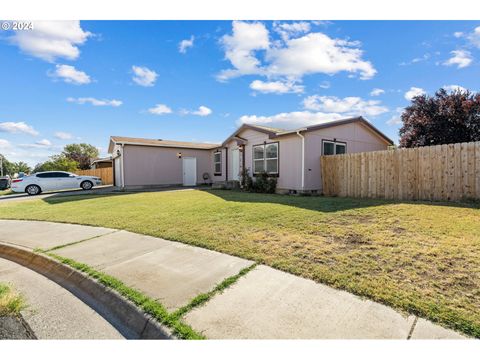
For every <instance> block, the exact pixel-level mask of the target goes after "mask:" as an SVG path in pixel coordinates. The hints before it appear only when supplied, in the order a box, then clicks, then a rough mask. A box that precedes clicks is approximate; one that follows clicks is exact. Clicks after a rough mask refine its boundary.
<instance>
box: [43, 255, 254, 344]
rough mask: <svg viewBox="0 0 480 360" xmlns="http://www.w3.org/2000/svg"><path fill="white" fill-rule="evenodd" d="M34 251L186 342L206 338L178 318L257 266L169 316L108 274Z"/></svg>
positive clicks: (146, 298)
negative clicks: (100, 286)
mask: <svg viewBox="0 0 480 360" xmlns="http://www.w3.org/2000/svg"><path fill="white" fill-rule="evenodd" d="M35 251H37V252H41V253H44V254H45V255H48V256H50V257H52V258H53V259H55V260H57V261H59V262H61V263H62V264H65V265H68V266H70V267H72V268H74V269H76V270H78V271H81V272H83V273H84V274H86V275H88V276H90V277H92V278H94V279H95V280H97V281H98V282H100V283H101V284H103V285H105V286H107V287H109V288H111V289H113V290H115V291H117V292H118V293H119V294H120V295H122V296H123V297H125V298H126V299H128V300H130V301H131V302H133V303H134V304H135V305H136V306H138V307H139V308H140V309H142V310H143V311H144V312H145V313H147V314H149V315H151V316H153V317H154V318H155V319H156V320H157V321H158V322H160V323H161V324H163V325H165V326H167V327H169V328H170V329H171V330H172V331H173V334H174V335H175V336H178V337H179V338H180V339H185V340H203V339H205V337H204V336H203V335H202V334H200V333H198V332H197V331H195V330H194V329H193V328H192V327H191V326H189V325H188V324H186V323H184V322H183V321H182V319H181V317H182V316H183V315H185V314H186V313H187V312H189V311H190V310H192V309H194V308H196V307H198V306H201V305H203V304H204V303H206V302H207V301H208V300H210V299H211V298H212V297H213V296H214V295H216V294H218V293H220V292H222V291H223V290H225V289H227V288H228V287H230V286H231V285H233V284H234V283H236V282H237V281H238V279H240V278H241V277H242V276H244V275H246V274H247V273H248V272H249V271H251V270H253V269H254V268H255V266H256V264H253V265H251V266H249V267H247V268H244V269H242V270H240V272H239V273H238V274H236V275H233V276H231V277H228V278H226V279H224V280H223V281H222V282H220V283H219V284H217V285H216V286H215V288H214V289H213V290H211V291H209V292H207V293H202V294H199V295H197V296H196V297H195V298H194V299H192V300H191V301H190V302H189V303H188V304H187V305H185V306H183V307H181V308H180V309H178V310H176V311H174V312H172V313H169V312H168V311H167V310H166V308H165V306H164V305H162V304H161V303H160V302H158V301H157V300H154V299H152V298H151V297H149V296H147V295H145V294H143V293H142V292H140V291H138V290H135V289H133V288H131V287H129V286H127V285H125V284H124V283H123V282H122V281H120V280H119V279H117V278H115V277H113V276H111V275H107V274H105V273H103V272H101V271H98V270H95V269H94V268H93V267H91V266H89V265H87V264H83V263H80V262H77V261H75V260H73V259H69V258H66V257H63V256H60V255H57V254H55V253H52V252H49V251H42V250H40V249H36V250H35Z"/></svg>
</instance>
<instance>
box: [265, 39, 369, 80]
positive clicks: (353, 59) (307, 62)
mask: <svg viewBox="0 0 480 360" xmlns="http://www.w3.org/2000/svg"><path fill="white" fill-rule="evenodd" d="M362 55H363V52H362V51H361V50H360V49H359V48H358V43H356V42H349V41H346V40H341V39H332V38H330V37H328V36H327V35H325V34H322V33H310V34H307V35H305V36H303V37H300V38H296V39H290V40H288V41H287V42H286V46H284V47H272V48H271V49H269V51H268V52H267V56H266V59H267V61H269V63H270V65H269V67H268V73H269V74H271V75H277V76H287V77H293V78H301V77H302V76H304V75H307V74H314V73H324V74H329V75H334V74H336V73H338V72H341V71H346V72H349V73H359V74H360V78H361V79H370V78H372V77H373V76H374V75H375V73H376V72H377V71H376V70H375V69H374V67H373V65H372V64H371V63H370V62H369V61H364V60H362Z"/></svg>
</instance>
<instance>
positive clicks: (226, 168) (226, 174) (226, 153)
mask: <svg viewBox="0 0 480 360" xmlns="http://www.w3.org/2000/svg"><path fill="white" fill-rule="evenodd" d="M225 182H228V147H225Z"/></svg>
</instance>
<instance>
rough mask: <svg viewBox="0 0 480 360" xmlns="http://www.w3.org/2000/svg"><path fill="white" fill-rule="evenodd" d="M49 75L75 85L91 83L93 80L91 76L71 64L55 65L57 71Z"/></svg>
mask: <svg viewBox="0 0 480 360" xmlns="http://www.w3.org/2000/svg"><path fill="white" fill-rule="evenodd" d="M49 75H50V76H52V77H55V78H60V79H62V80H63V81H65V82H66V83H70V84H75V85H83V84H89V83H90V82H91V79H90V76H88V75H87V74H86V73H85V72H83V71H79V70H77V69H75V67H74V66H71V65H55V71H54V72H53V73H51V74H49Z"/></svg>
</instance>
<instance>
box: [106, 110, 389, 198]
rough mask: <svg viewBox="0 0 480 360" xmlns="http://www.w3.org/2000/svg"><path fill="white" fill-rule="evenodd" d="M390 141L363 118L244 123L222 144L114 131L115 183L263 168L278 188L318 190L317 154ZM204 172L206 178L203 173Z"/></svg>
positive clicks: (137, 184)
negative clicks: (290, 126)
mask: <svg viewBox="0 0 480 360" xmlns="http://www.w3.org/2000/svg"><path fill="white" fill-rule="evenodd" d="M390 145H393V142H392V140H390V139H389V138H388V137H386V136H385V135H384V134H383V133H382V132H380V131H379V130H378V129H377V128H375V127H374V126H373V125H372V124H371V123H370V122H368V121H367V120H365V119H363V118H362V117H356V118H349V119H343V120H336V121H329V122H323V123H321V124H318V125H312V126H308V127H304V128H300V129H296V130H291V131H287V130H282V129H276V128H270V127H265V126H259V125H249V124H244V125H242V126H240V128H238V129H237V130H236V131H235V132H234V133H233V134H232V135H230V136H229V137H228V138H227V139H226V140H225V141H224V142H223V143H222V144H205V143H190V142H179V141H170V140H161V139H160V140H149V139H139V138H128V137H119V136H112V137H111V138H110V145H109V148H108V151H109V153H111V154H112V158H113V160H114V164H113V167H114V175H115V176H114V178H115V180H114V184H115V185H116V186H118V187H122V188H142V187H150V186H169V185H184V186H195V185H198V184H203V183H217V182H229V181H239V180H240V174H241V172H242V169H248V170H249V173H250V175H252V176H254V177H255V176H256V175H257V174H259V173H261V172H263V171H266V172H267V173H268V174H269V175H270V176H274V177H277V178H278V182H277V191H278V192H281V193H287V192H290V193H291V192H293V193H296V192H313V193H315V192H320V191H321V189H322V181H321V171H320V156H321V155H333V154H344V153H355V152H363V151H375V150H385V149H387V148H388V147H389V146H390ZM204 174H208V178H206V177H204Z"/></svg>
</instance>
